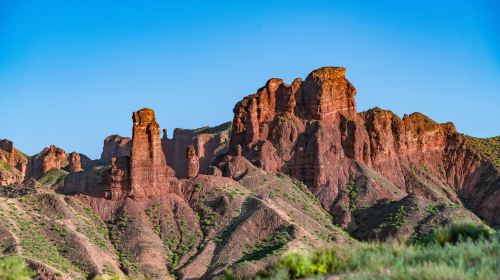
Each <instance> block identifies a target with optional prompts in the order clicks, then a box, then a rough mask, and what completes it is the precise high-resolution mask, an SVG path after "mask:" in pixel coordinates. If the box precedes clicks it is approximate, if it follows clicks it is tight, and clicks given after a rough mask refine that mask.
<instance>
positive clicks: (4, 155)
mask: <svg viewBox="0 0 500 280" xmlns="http://www.w3.org/2000/svg"><path fill="white" fill-rule="evenodd" d="M27 165H28V158H27V157H26V156H25V155H23V154H22V153H20V152H19V151H17V150H16V149H15V148H14V143H12V141H9V140H7V139H3V140H0V186H5V185H10V184H14V183H19V182H22V181H23V180H24V177H25V176H26V170H27Z"/></svg>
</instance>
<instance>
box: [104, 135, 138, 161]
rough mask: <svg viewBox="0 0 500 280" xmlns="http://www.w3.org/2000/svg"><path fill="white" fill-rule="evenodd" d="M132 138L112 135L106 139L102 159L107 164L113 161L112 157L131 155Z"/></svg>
mask: <svg viewBox="0 0 500 280" xmlns="http://www.w3.org/2000/svg"><path fill="white" fill-rule="evenodd" d="M131 148H132V138H129V137H121V136H120V135H110V136H108V137H106V139H104V146H103V148H102V153H101V161H102V162H103V163H105V164H107V163H110V162H111V158H112V157H123V156H130V151H131Z"/></svg>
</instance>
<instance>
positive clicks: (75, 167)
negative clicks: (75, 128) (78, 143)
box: [67, 152, 83, 173]
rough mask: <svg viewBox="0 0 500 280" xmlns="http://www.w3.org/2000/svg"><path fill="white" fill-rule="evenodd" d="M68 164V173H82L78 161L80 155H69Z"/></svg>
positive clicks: (73, 153)
mask: <svg viewBox="0 0 500 280" xmlns="http://www.w3.org/2000/svg"><path fill="white" fill-rule="evenodd" d="M68 157H69V159H68V161H69V163H68V167H67V169H68V172H70V173H74V172H80V171H82V170H83V169H82V163H81V161H80V155H79V154H78V153H75V152H72V153H70V154H69V156H68Z"/></svg>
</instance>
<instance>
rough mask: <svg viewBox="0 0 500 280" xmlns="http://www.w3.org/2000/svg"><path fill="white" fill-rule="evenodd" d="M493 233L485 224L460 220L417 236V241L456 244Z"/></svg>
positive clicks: (489, 235) (484, 237)
mask: <svg viewBox="0 0 500 280" xmlns="http://www.w3.org/2000/svg"><path fill="white" fill-rule="evenodd" d="M493 233H494V232H493V231H492V230H491V229H490V228H488V227H487V226H485V225H482V224H478V223H473V222H462V223H455V224H450V225H447V226H444V227H440V228H437V229H434V230H433V231H432V232H431V233H430V234H428V235H426V236H423V237H421V238H419V239H418V241H417V242H418V243H420V244H423V245H427V244H432V243H435V244H439V245H441V246H443V245H445V244H456V243H458V242H462V241H466V240H472V241H478V240H481V239H489V238H490V237H491V236H492V235H493Z"/></svg>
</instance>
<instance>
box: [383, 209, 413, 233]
mask: <svg viewBox="0 0 500 280" xmlns="http://www.w3.org/2000/svg"><path fill="white" fill-rule="evenodd" d="M408 210H409V207H408V206H403V205H402V206H399V208H398V210H397V211H396V213H393V214H391V215H390V216H389V217H388V218H387V220H386V222H385V223H384V224H382V227H383V228H385V227H393V228H398V227H400V226H402V225H403V224H404V223H405V222H406V218H407V217H408V214H409V213H408Z"/></svg>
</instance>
